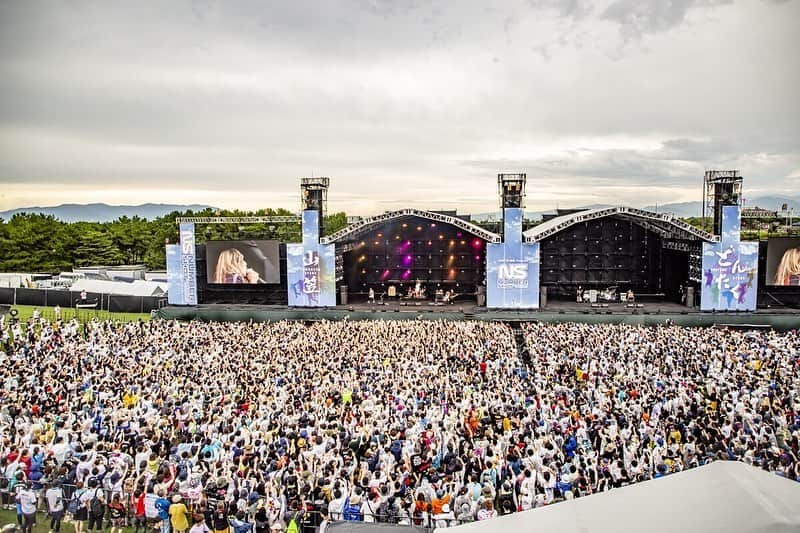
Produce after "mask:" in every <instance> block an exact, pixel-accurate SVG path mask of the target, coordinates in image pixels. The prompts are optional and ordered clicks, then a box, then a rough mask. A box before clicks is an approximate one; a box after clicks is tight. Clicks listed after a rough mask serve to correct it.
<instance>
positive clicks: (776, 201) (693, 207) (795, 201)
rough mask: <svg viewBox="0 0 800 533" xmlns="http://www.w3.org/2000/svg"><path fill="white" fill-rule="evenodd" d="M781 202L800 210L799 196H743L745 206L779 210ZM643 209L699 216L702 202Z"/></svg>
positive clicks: (681, 215)
mask: <svg viewBox="0 0 800 533" xmlns="http://www.w3.org/2000/svg"><path fill="white" fill-rule="evenodd" d="M783 204H787V207H788V208H790V209H794V210H795V212H800V197H791V196H757V197H754V198H748V197H746V196H745V203H744V205H745V207H760V208H762V209H768V210H770V211H780V210H781V207H782V206H783ZM644 209H646V210H648V211H658V212H659V213H673V214H674V215H675V216H678V217H681V218H688V217H699V216H700V211H702V202H680V203H674V204H663V205H661V204H659V205H658V206H655V205H648V206H646V207H645V208H644Z"/></svg>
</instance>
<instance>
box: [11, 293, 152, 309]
mask: <svg viewBox="0 0 800 533" xmlns="http://www.w3.org/2000/svg"><path fill="white" fill-rule="evenodd" d="M0 304H7V305H32V306H37V307H55V306H59V307H63V308H65V309H70V308H84V309H96V310H98V311H108V312H111V313H149V312H151V311H153V310H156V309H160V308H161V307H164V306H165V305H166V304H167V299H166V297H164V296H128V295H125V294H105V293H95V292H90V293H86V298H85V299H82V298H81V293H80V292H76V291H70V290H62V289H28V288H23V287H17V288H8V287H0ZM93 304H94V307H91V306H92V305H93Z"/></svg>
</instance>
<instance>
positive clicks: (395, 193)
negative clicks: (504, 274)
mask: <svg viewBox="0 0 800 533" xmlns="http://www.w3.org/2000/svg"><path fill="white" fill-rule="evenodd" d="M798 30H800V0H794V1H792V0H790V1H782V2H781V1H772V0H612V1H610V2H608V1H600V0H519V1H516V0H508V1H499V2H480V1H475V0H459V1H429V0H407V1H396V0H336V1H333V0H315V1H310V0H309V1H305V0H304V1H298V0H293V1H291V2H277V1H276V2H265V1H246V0H229V1H219V2H217V1H210V0H196V1H164V2H161V1H144V2H127V1H125V2H115V1H109V0H100V1H95V2H93V1H63V2H41V3H40V2H37V1H31V0H23V1H18V2H16V1H5V2H2V3H0V209H9V208H13V207H20V206H31V205H54V204H59V203H63V202H95V201H97V202H107V203H113V204H131V203H142V202H148V201H161V202H170V203H207V204H211V205H215V206H220V207H227V208H235V207H238V208H243V209H255V208H259V207H287V208H290V209H297V208H298V207H299V192H298V187H299V185H298V178H300V177H303V176H312V175H315V176H330V177H331V191H330V195H329V208H330V209H331V210H346V211H348V212H349V213H351V214H364V215H365V214H372V213H376V212H381V211H384V210H386V209H396V208H401V207H419V208H430V209H437V208H449V209H452V208H456V207H457V208H459V210H460V211H461V212H475V213H477V212H482V211H488V210H492V209H494V208H495V207H496V205H497V199H496V197H497V193H496V175H497V173H498V172H527V174H528V199H527V205H528V207H529V208H531V209H548V208H552V207H555V206H556V205H558V206H561V207H573V206H578V205H587V204H593V203H612V204H619V203H625V204H630V205H647V204H653V203H662V204H663V203H667V202H676V201H691V200H699V198H700V191H701V182H702V175H703V172H704V170H705V169H707V168H723V169H728V168H737V169H740V170H741V171H742V173H743V174H744V176H745V196H746V197H747V196H750V197H755V196H760V195H764V194H785V193H794V194H798V192H800V96H798V95H800V68H798V67H800V63H798V61H799V60H798V55H797V53H798V50H799V49H800V31H798Z"/></svg>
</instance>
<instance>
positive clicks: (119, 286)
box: [70, 279, 167, 296]
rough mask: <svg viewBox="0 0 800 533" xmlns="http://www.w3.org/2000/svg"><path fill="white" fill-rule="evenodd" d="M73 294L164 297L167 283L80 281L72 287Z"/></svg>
mask: <svg viewBox="0 0 800 533" xmlns="http://www.w3.org/2000/svg"><path fill="white" fill-rule="evenodd" d="M70 290H71V291H73V292H80V291H86V292H94V293H102V294H121V295H125V296H162V295H163V294H164V293H165V292H166V290H167V287H166V284H165V283H157V282H155V281H144V280H138V279H137V280H135V281H106V280H101V279H79V280H77V281H75V283H73V284H72V286H71V287H70Z"/></svg>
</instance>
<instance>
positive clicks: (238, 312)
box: [158, 301, 800, 331]
mask: <svg viewBox="0 0 800 533" xmlns="http://www.w3.org/2000/svg"><path fill="white" fill-rule="evenodd" d="M641 305H642V306H641V307H634V308H631V307H628V306H627V304H624V303H611V304H608V306H607V307H592V306H591V304H579V303H573V302H562V301H551V302H548V305H547V307H546V308H544V309H538V310H536V309H530V310H511V309H487V308H486V307H478V306H477V305H475V304H474V303H462V304H458V303H455V304H452V305H434V303H433V302H420V303H419V304H418V305H417V304H410V305H401V304H398V303H389V304H385V305H380V304H369V303H358V304H353V305H339V306H336V307H327V308H301V307H289V306H277V305H276V306H270V305H222V304H216V305H198V306H167V307H163V308H161V309H160V310H159V311H158V316H159V317H161V318H165V319H177V320H202V321H222V322H227V321H232V322H235V321H248V320H253V321H256V322H266V321H278V320H303V321H317V320H493V321H504V322H531V321H540V322H555V323H559V322H579V323H589V324H600V323H606V324H634V325H643V326H655V325H664V324H666V323H667V321H670V322H672V323H674V324H676V325H680V326H690V327H708V326H732V327H747V326H752V327H753V328H774V329H776V330H781V331H783V330H789V329H796V328H800V313H798V311H797V310H795V309H786V310H783V309H781V310H775V309H764V310H758V311H756V312H752V313H745V312H725V313H722V312H719V313H710V312H700V311H699V310H697V309H689V308H687V307H685V306H682V305H679V304H676V303H671V302H657V303H642V304H641Z"/></svg>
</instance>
